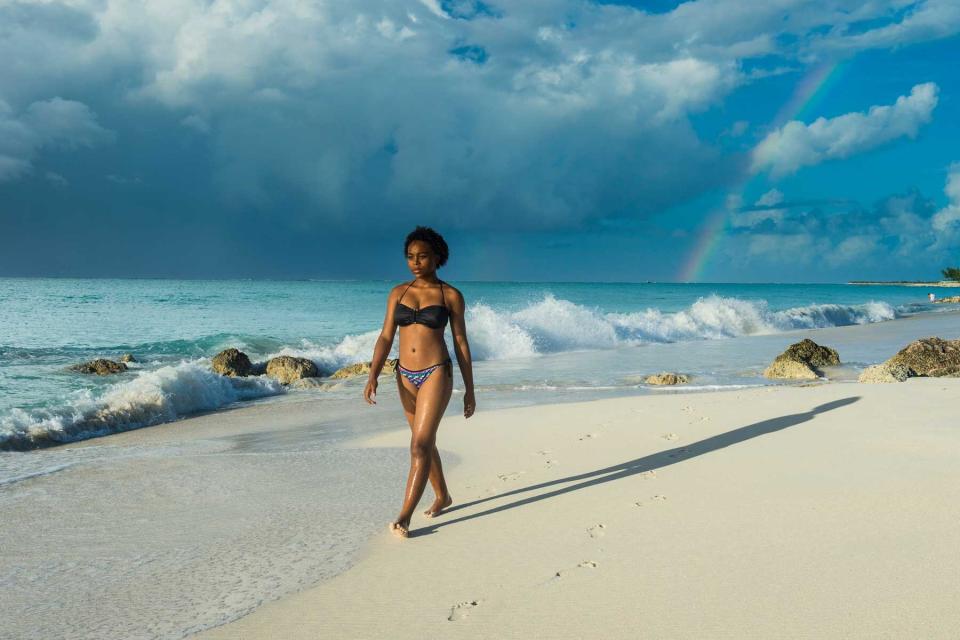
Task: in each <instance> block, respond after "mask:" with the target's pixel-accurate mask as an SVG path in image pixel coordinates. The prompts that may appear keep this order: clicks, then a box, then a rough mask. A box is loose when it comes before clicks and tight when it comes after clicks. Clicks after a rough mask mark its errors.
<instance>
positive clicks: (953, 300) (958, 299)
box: [934, 296, 960, 304]
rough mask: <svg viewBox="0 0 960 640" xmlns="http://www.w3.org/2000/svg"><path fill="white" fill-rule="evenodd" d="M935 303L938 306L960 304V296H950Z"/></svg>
mask: <svg viewBox="0 0 960 640" xmlns="http://www.w3.org/2000/svg"><path fill="white" fill-rule="evenodd" d="M934 302H935V303H936V304H960V296H948V297H946V298H940V299H939V300H934Z"/></svg>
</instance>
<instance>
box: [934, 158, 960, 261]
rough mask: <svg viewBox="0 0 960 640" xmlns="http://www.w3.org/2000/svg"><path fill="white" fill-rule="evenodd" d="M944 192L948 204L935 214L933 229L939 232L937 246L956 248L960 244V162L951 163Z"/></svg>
mask: <svg viewBox="0 0 960 640" xmlns="http://www.w3.org/2000/svg"><path fill="white" fill-rule="evenodd" d="M944 193H945V194H946V195H947V206H945V207H944V208H943V209H940V210H939V211H937V213H936V214H934V216H933V229H934V230H935V231H936V234H937V242H936V244H935V247H936V248H949V247H953V248H956V246H957V245H958V244H960V163H957V162H955V163H953V164H952V165H950V169H949V172H948V173H947V184H946V187H944Z"/></svg>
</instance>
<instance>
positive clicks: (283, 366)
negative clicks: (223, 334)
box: [211, 347, 397, 389]
mask: <svg viewBox="0 0 960 640" xmlns="http://www.w3.org/2000/svg"><path fill="white" fill-rule="evenodd" d="M396 366H397V360H396V359H390V360H387V361H386V362H385V363H384V365H383V370H382V371H381V372H380V374H381V375H385V374H392V373H393V372H394V371H395V369H396ZM211 367H212V369H213V370H214V372H216V373H219V374H220V375H222V376H230V377H246V376H259V375H264V374H265V375H267V376H269V377H271V378H275V379H276V380H278V381H279V382H280V383H281V384H285V385H293V386H295V387H298V388H321V389H325V388H329V387H331V386H332V385H329V384H326V383H323V382H320V380H319V375H320V372H319V371H318V369H317V365H316V364H314V363H313V361H312V360H310V359H308V358H299V357H296V356H277V357H276V358H271V359H270V360H268V361H266V362H250V358H249V357H248V356H247V354H245V353H244V352H242V351H240V350H239V349H236V348H233V347H231V348H229V349H224V350H223V351H221V352H220V353H218V354H217V355H215V356H214V357H213V361H212V362H211ZM368 373H370V362H369V361H368V362H358V363H356V364H351V365H348V366H346V367H342V368H340V369H337V370H336V371H335V372H333V374H332V375H331V376H330V379H331V380H341V379H344V378H352V377H356V376H361V375H366V374H368Z"/></svg>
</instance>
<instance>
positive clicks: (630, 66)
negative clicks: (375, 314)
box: [0, 0, 960, 275]
mask: <svg viewBox="0 0 960 640" xmlns="http://www.w3.org/2000/svg"><path fill="white" fill-rule="evenodd" d="M900 4H902V3H898V2H896V1H894V0H891V1H890V2H876V3H867V4H866V5H865V4H864V3H861V2H854V1H853V0H849V1H848V0H832V1H824V2H810V1H805V0H792V1H787V2H781V3H776V5H774V3H770V4H769V5H768V4H767V3H754V2H729V1H728V2H717V1H710V0H701V1H700V2H695V3H685V4H680V5H679V6H676V7H667V6H661V5H664V3H657V5H658V6H657V12H656V13H653V12H646V11H638V10H637V9H636V8H634V7H631V6H623V5H616V4H599V3H593V2H579V1H573V0H553V1H550V2H544V3H525V2H496V3H493V2H491V3H486V2H480V1H475V0H442V1H441V0H421V1H414V0H406V1H403V2H391V3H384V2H381V1H376V2H375V1H373V0H358V1H356V2H351V3H321V2H314V3H311V2H295V1H293V0H260V1H257V2H253V1H251V0H220V1H217V2H201V1H199V0H197V1H193V0H171V1H170V2H164V3H134V4H130V3H123V2H118V1H115V0H89V1H87V2H84V1H76V2H71V3H69V5H68V4H66V3H62V2H43V3H39V2H24V1H21V2H13V3H9V4H6V5H4V7H3V8H2V9H0V59H4V60H15V61H17V64H7V65H0V100H2V101H3V102H0V107H2V108H0V127H6V129H4V130H9V131H13V130H16V131H17V132H18V134H17V135H18V136H19V137H18V138H17V142H16V143H15V144H14V143H13V142H10V141H11V140H13V139H14V137H13V136H10V137H8V138H7V139H6V142H4V140H0V180H5V182H3V184H0V190H2V191H0V196H2V197H3V209H2V210H0V216H2V217H3V219H2V221H3V222H4V223H5V226H6V229H7V231H8V237H11V238H14V239H15V242H14V244H15V245H17V247H23V246H26V245H28V244H29V243H30V242H29V241H30V240H32V239H40V238H42V239H43V241H44V242H45V243H48V245H49V246H51V247H56V250H57V252H58V255H57V258H56V261H57V263H58V264H60V265H61V266H62V269H63V270H65V271H69V270H70V268H71V265H72V268H75V269H78V270H82V269H87V268H89V269H90V270H91V271H90V272H91V273H94V272H95V273H96V274H104V273H109V271H110V269H111V268H113V269H114V270H118V271H123V272H126V273H138V274H140V273H151V272H155V271H157V268H156V267H157V265H162V268H161V269H160V270H161V271H162V272H163V273H171V269H174V270H175V271H177V272H178V273H179V270H180V269H181V268H182V269H184V270H187V271H189V269H190V267H189V265H190V264H195V265H197V272H198V273H216V274H218V275H222V274H229V273H237V274H240V275H256V274H257V273H268V274H283V273H308V274H310V275H314V274H315V269H321V270H322V269H330V270H332V271H335V272H336V273H339V274H343V275H346V274H349V273H351V271H350V269H351V268H354V269H356V268H357V267H356V264H355V263H354V264H353V265H352V266H351V264H350V260H351V257H352V256H355V255H356V254H357V252H358V251H360V249H361V247H364V246H383V247H389V246H392V245H390V243H389V242H388V240H387V238H389V237H392V236H394V235H396V234H397V233H399V232H401V231H405V230H407V229H408V227H409V226H410V225H411V224H413V223H414V222H420V223H428V224H435V225H437V226H442V227H443V228H445V229H449V230H450V231H451V232H452V233H454V234H456V233H467V232H469V231H471V230H473V231H482V232H485V233H487V232H491V231H495V232H499V233H526V232H535V231H542V232H547V231H563V232H568V231H569V232H576V231H577V230H578V229H589V228H591V225H594V224H596V223H597V222H598V221H602V220H606V219H611V218H619V219H631V218H632V219H642V218H644V217H646V216H649V215H651V214H654V213H657V212H660V211H663V210H666V209H668V208H670V207H672V206H675V205H677V204H680V203H683V202H687V201H689V200H691V199H694V198H696V197H697V196H699V195H701V194H704V193H706V192H709V191H711V190H713V189H716V188H717V187H721V186H723V185H725V184H728V183H729V182H731V181H732V180H734V178H735V176H736V175H737V174H739V173H741V172H742V170H743V168H744V163H745V161H746V160H745V158H744V157H742V155H737V156H732V157H731V156H729V155H724V152H723V151H722V150H721V149H720V148H719V147H717V146H716V145H715V144H714V143H713V141H710V140H702V139H700V138H699V137H698V135H697V134H696V132H695V131H694V130H693V128H692V127H691V125H690V121H689V118H690V116H691V114H696V113H700V112H703V111H705V110H707V109H711V108H713V107H716V106H718V105H720V104H722V102H723V100H724V98H725V97H726V96H728V95H729V94H730V93H731V92H733V91H735V90H736V89H737V88H738V87H741V86H743V85H745V84H748V83H751V82H755V81H756V80H757V79H758V78H760V77H762V75H763V74H762V73H758V72H757V71H756V69H757V68H760V69H761V70H762V69H763V68H765V66H769V67H770V68H771V69H773V68H775V67H779V66H782V64H784V63H789V64H792V65H796V64H798V61H803V60H810V59H815V58H816V57H817V55H818V52H819V51H822V50H826V49H828V48H831V47H833V48H834V49H836V48H837V47H839V46H840V45H839V44H837V43H838V42H839V41H841V40H843V39H844V38H845V37H846V35H847V34H845V31H844V25H848V24H854V23H862V21H864V20H877V21H878V22H877V24H878V27H877V28H878V29H879V28H888V27H890V26H891V24H890V20H888V19H887V20H885V19H884V17H885V16H886V17H889V16H890V15H892V14H891V12H890V7H894V6H899V5H900ZM918 7H919V8H917V9H916V10H914V11H912V12H910V13H900V14H896V20H898V21H900V22H903V23H904V25H905V26H904V27H903V29H902V30H901V31H900V32H899V33H900V39H899V40H898V42H899V43H900V44H904V43H908V42H910V41H913V40H918V39H923V38H929V37H941V36H942V35H943V34H944V33H949V32H950V30H951V29H953V30H954V31H955V30H956V28H957V26H958V25H960V20H958V19H954V17H953V16H952V14H951V13H950V10H949V7H948V6H946V5H943V4H942V3H937V2H932V1H930V2H925V3H921V4H920V5H918ZM667 9H673V10H669V11H668V10H667ZM924 12H925V13H924ZM785 14H786V15H789V19H787V20H784V19H783V16H784V15H785ZM921 14H922V15H921ZM918 15H921V17H924V16H925V17H924V19H925V20H928V19H930V18H931V17H933V18H937V17H939V19H940V23H941V27H940V28H939V29H938V30H936V31H935V32H930V31H929V30H928V31H923V30H922V29H920V28H918V27H917V26H916V25H917V20H918V18H917V16H918ZM911 21H912V22H911ZM951 25H952V26H951ZM828 26H829V27H830V28H829V29H825V27H828ZM870 33H871V31H869V30H867V31H863V30H860V31H858V32H857V33H856V37H857V38H858V42H860V43H861V44H860V45H858V46H860V47H861V48H864V47H870V46H878V45H875V44H873V41H872V40H870V39H869V38H868V37H866V36H869V35H870ZM888 37H889V36H887V35H883V36H882V37H880V38H878V39H877V42H881V45H882V42H885V41H886V39H887V38H888ZM882 46H886V45H882ZM747 67H749V68H750V69H751V70H750V72H749V73H748V72H745V71H744V68H747ZM54 108H56V109H61V116H62V117H61V118H53V119H51V118H43V117H42V116H43V113H44V110H46V113H47V115H49V114H50V113H53V112H52V111H51V109H54ZM38 114H39V115H38ZM4 145H6V146H4ZM4 158H6V160H4ZM3 162H6V165H4V164H3ZM4 167H6V168H4ZM51 234H52V235H51ZM518 237H519V236H518ZM78 239H82V240H83V243H84V244H80V243H78V242H77V240H78ZM92 249H95V250H97V251H99V253H97V255H96V256H95V257H94V256H91V255H89V253H90V251H91V250H92ZM111 251H112V252H111ZM111 255H113V256H114V257H115V259H114V261H113V262H111V258H110V256H111ZM25 256H26V254H25V252H24V251H23V250H21V249H20V248H14V249H13V250H11V251H8V252H6V254H5V256H4V258H2V259H0V269H2V270H3V271H4V272H7V273H9V272H11V271H12V270H14V268H16V270H17V271H18V272H23V271H24V270H25V269H26V267H25V266H24V265H26V264H27V260H26V257H25ZM317 256H321V257H322V259H323V260H325V262H320V263H318V262H317V259H318V258H317ZM191 261H193V262H192V263H191ZM111 264H112V265H113V267H111V266H110V265H111ZM173 264H175V265H176V266H175V267H172V266H171V265H173ZM93 265H95V266H96V268H95V269H94V268H93ZM318 265H322V266H318ZM58 268H60V267H58ZM26 270H29V269H26ZM37 272H38V273H40V272H43V265H40V266H38V268H37Z"/></svg>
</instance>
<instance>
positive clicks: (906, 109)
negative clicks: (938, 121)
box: [752, 82, 939, 178]
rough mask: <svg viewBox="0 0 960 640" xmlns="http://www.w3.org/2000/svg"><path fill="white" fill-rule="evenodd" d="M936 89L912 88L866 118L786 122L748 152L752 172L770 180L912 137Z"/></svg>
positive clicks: (927, 113)
mask: <svg viewBox="0 0 960 640" xmlns="http://www.w3.org/2000/svg"><path fill="white" fill-rule="evenodd" d="M938 92H939V88H938V87H937V85H936V84H935V83H933V82H927V83H924V84H918V85H915V86H914V87H913V89H911V91H910V95H908V96H900V97H899V98H897V100H896V102H895V103H894V104H892V105H884V106H873V107H870V109H869V110H868V111H867V112H866V113H847V114H844V115H841V116H837V117H835V118H822V117H821V118H817V119H816V120H814V121H813V122H812V123H811V124H809V125H807V124H804V123H802V122H800V121H798V120H791V121H790V122H788V123H787V124H785V125H784V126H783V127H781V128H780V129H778V130H776V131H773V132H771V133H770V134H768V135H767V137H766V138H764V139H763V140H762V141H761V142H760V144H758V145H757V146H756V148H755V149H754V151H753V160H752V169H753V170H754V171H763V170H769V171H770V173H771V175H772V176H773V177H774V178H778V177H782V176H784V175H787V174H790V173H794V172H795V171H797V170H798V169H800V168H801V167H804V166H810V165H815V164H819V163H821V162H824V161H826V160H831V159H836V158H847V157H849V156H852V155H854V154H857V153H861V152H863V151H867V150H869V149H873V148H875V147H878V146H880V145H882V144H884V143H886V142H889V141H891V140H895V139H897V138H901V137H904V136H906V137H910V138H913V137H915V136H916V135H917V132H918V131H919V129H920V127H921V126H922V125H923V124H926V123H927V122H929V121H930V119H931V116H932V114H933V109H934V108H935V107H936V106H937V94H938Z"/></svg>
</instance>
